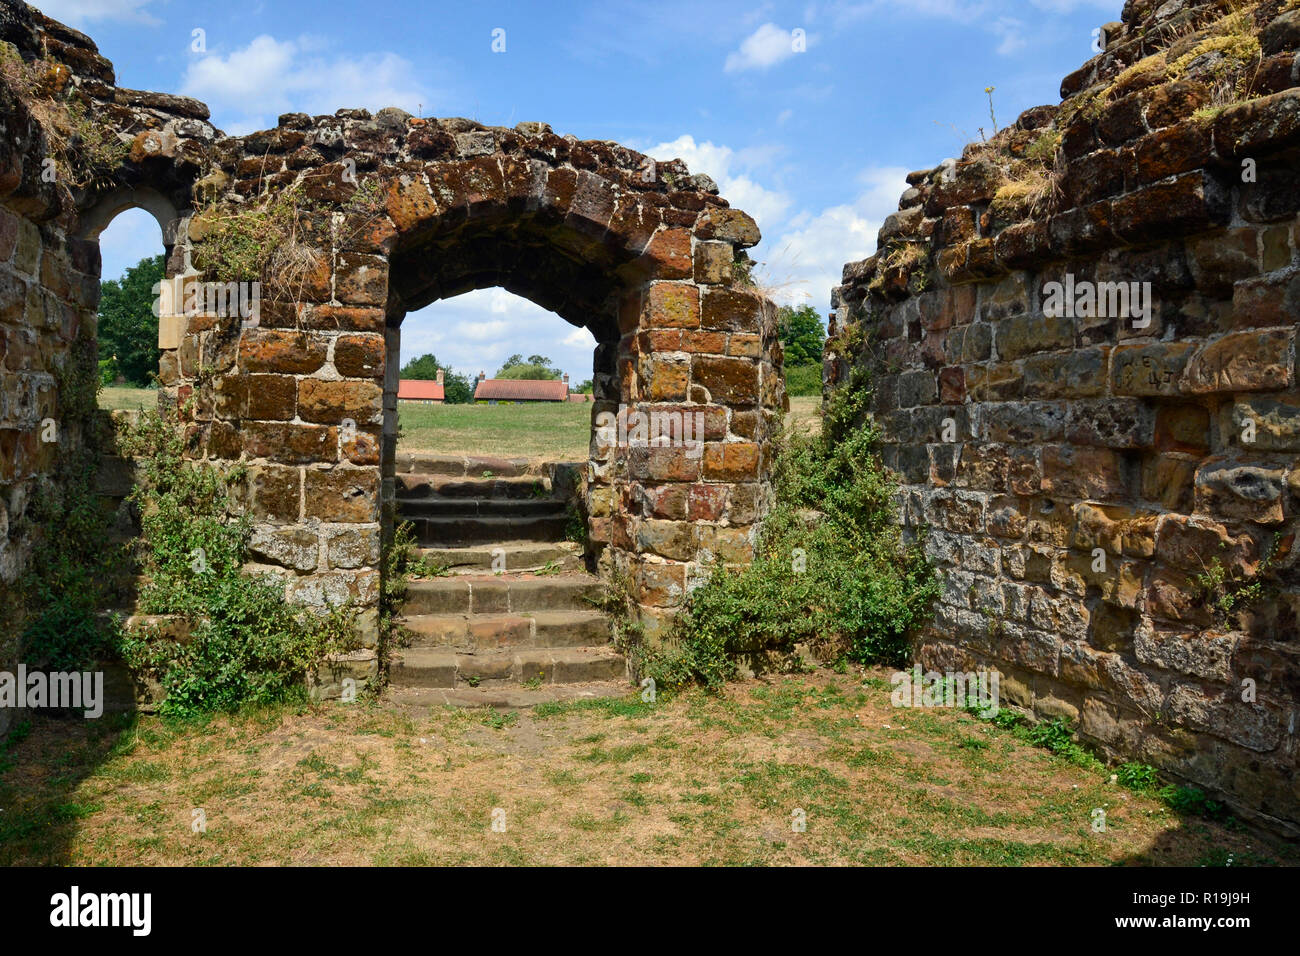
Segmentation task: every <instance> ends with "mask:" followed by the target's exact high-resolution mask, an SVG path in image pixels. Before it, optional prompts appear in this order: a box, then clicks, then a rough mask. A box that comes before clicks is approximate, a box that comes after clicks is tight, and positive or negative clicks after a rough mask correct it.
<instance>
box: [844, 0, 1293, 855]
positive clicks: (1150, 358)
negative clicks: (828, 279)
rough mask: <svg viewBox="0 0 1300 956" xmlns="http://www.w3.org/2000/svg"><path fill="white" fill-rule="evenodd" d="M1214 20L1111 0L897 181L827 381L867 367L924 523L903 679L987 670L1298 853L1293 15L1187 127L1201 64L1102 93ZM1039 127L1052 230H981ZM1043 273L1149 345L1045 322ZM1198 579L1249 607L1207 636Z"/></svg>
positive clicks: (1075, 320) (913, 506) (914, 521)
mask: <svg viewBox="0 0 1300 956" xmlns="http://www.w3.org/2000/svg"><path fill="white" fill-rule="evenodd" d="M1216 6H1220V7H1221V6H1222V5H1216V4H1213V3H1189V2H1174V3H1157V2H1154V0H1147V2H1129V3H1128V4H1127V5H1126V6H1125V8H1124V14H1123V22H1122V24H1121V23H1116V24H1111V25H1109V26H1108V27H1107V29H1106V32H1107V35H1108V39H1109V43H1108V45H1107V47H1106V50H1105V52H1103V53H1102V54H1100V55H1098V56H1096V57H1094V58H1093V59H1092V60H1090V61H1089V62H1088V63H1087V64H1085V65H1084V66H1083V67H1082V68H1081V69H1079V70H1078V71H1077V72H1075V73H1073V74H1071V75H1070V76H1069V77H1067V78H1066V80H1065V81H1064V83H1063V84H1062V87H1061V95H1062V98H1063V100H1064V102H1063V103H1062V104H1061V106H1060V107H1055V106H1046V107H1039V108H1036V109H1032V110H1029V111H1027V112H1026V113H1024V114H1023V115H1022V116H1021V117H1020V118H1019V120H1018V121H1017V122H1016V123H1015V125H1014V126H1013V127H1011V128H1009V129H1007V130H1003V131H1002V132H1001V133H999V134H998V135H997V136H996V137H994V139H993V140H992V145H991V148H985V147H982V146H981V145H980V144H974V145H972V146H971V147H968V148H967V150H966V152H965V154H964V156H963V159H962V160H961V161H960V162H958V163H956V164H955V165H952V164H951V162H950V163H948V164H946V165H944V166H941V167H939V168H937V169H933V170H928V171H922V172H916V173H913V174H911V175H910V176H909V177H908V182H909V184H910V187H911V188H909V189H908V190H907V191H906V193H904V195H903V198H902V200H901V202H900V208H899V211H898V212H897V213H896V214H894V215H892V216H891V217H890V218H889V219H888V221H887V222H886V223H885V225H884V227H883V228H882V229H881V232H880V241H879V252H878V254H877V255H875V256H873V257H872V258H870V259H867V260H865V261H863V262H855V263H850V264H848V265H846V266H845V269H844V279H843V285H842V286H840V287H838V288H837V289H836V291H835V294H834V305H835V307H836V315H835V320H836V321H835V323H834V324H835V326H836V327H837V328H835V329H833V331H837V332H838V333H839V334H838V336H836V337H835V338H833V339H832V340H831V342H830V343H829V344H828V350H827V361H826V369H825V373H826V379H827V382H828V387H830V386H833V385H834V384H837V383H841V382H844V381H845V380H847V378H848V377H849V375H850V374H851V370H852V369H853V368H854V367H855V366H861V367H864V368H868V369H869V370H870V371H871V373H872V377H873V380H874V397H873V403H874V417H875V420H876V422H877V423H878V424H879V426H880V429H881V432H882V441H883V454H884V461H885V463H886V464H887V465H888V466H889V467H890V468H891V469H893V470H894V471H895V472H896V473H897V474H898V476H899V480H900V482H901V486H900V490H899V495H898V507H899V513H900V516H901V520H902V521H903V523H904V524H905V526H906V527H907V529H909V531H911V532H919V531H921V529H928V535H927V537H926V538H925V541H926V549H927V551H928V553H929V554H930V556H931V557H932V559H933V560H934V562H935V563H936V565H937V566H938V568H939V570H940V573H941V575H942V579H943V581H944V590H943V594H942V596H941V598H940V600H939V602H938V605H937V613H936V616H935V618H934V620H933V622H932V624H931V625H930V626H928V627H927V628H925V629H924V631H923V632H922V633H920V634H919V635H918V640H917V645H916V647H917V654H918V658H919V660H920V661H921V662H923V663H924V665H925V666H927V667H930V668H933V669H936V670H939V671H944V670H948V669H953V670H967V669H972V668H977V667H987V668H996V669H997V670H999V671H1000V672H1001V673H1002V674H1003V675H1004V679H1003V683H1002V693H1003V696H1004V698H1006V699H1009V700H1010V701H1011V702H1012V703H1014V704H1017V705H1021V706H1023V707H1025V708H1029V709H1030V710H1032V711H1033V712H1034V713H1036V714H1037V715H1039V716H1041V717H1055V716H1059V717H1064V718H1067V719H1069V720H1070V721H1073V722H1075V723H1076V726H1077V729H1078V731H1079V733H1080V735H1081V736H1082V737H1083V738H1084V739H1085V740H1087V741H1090V742H1091V743H1093V744H1095V745H1097V746H1098V747H1099V748H1100V749H1101V750H1102V751H1104V752H1105V753H1107V754H1108V755H1110V756H1112V757H1115V758H1117V759H1129V760H1140V761H1145V762H1149V763H1152V764H1155V765H1157V766H1159V767H1161V768H1163V769H1165V770H1166V771H1168V772H1170V773H1172V774H1174V775H1176V776H1177V777H1179V778H1181V779H1183V780H1185V781H1188V782H1190V783H1192V784H1194V785H1196V786H1199V787H1201V788H1203V789H1205V790H1206V791H1207V792H1209V793H1211V794H1212V795H1217V796H1223V797H1226V798H1227V799H1228V800H1229V801H1230V802H1231V803H1232V804H1233V805H1234V806H1235V807H1236V808H1238V809H1239V810H1240V811H1241V812H1243V813H1245V814H1247V815H1251V816H1255V817H1257V818H1259V819H1263V820H1267V821H1269V822H1271V824H1273V825H1281V826H1284V827H1287V828H1290V829H1292V830H1295V829H1297V828H1300V774H1297V768H1296V765H1297V758H1298V757H1300V744H1298V743H1297V737H1296V729H1297V728H1296V722H1297V717H1300V576H1298V574H1297V554H1296V549H1295V535H1296V531H1297V528H1298V527H1300V387H1298V383H1297V368H1296V360H1297V356H1296V332H1297V324H1298V322H1300V218H1297V212H1298V211H1300V88H1297V86H1298V85H1300V55H1298V54H1297V50H1298V49H1300V11H1294V12H1286V13H1284V12H1282V10H1281V8H1282V6H1283V4H1282V3H1281V2H1266V3H1261V4H1259V5H1258V6H1257V7H1256V8H1255V10H1254V23H1253V27H1252V31H1253V32H1254V33H1256V35H1257V36H1258V38H1259V40H1260V42H1261V47H1262V62H1261V63H1260V65H1259V68H1258V71H1257V72H1256V73H1255V75H1254V79H1253V86H1252V88H1251V89H1250V90H1249V98H1247V99H1246V100H1245V101H1244V102H1239V103H1236V104H1234V105H1228V106H1227V107H1226V108H1225V109H1223V110H1222V111H1221V112H1218V113H1217V116H1216V115H1215V114H1214V113H1210V114H1208V115H1207V114H1205V113H1202V114H1201V115H1200V116H1193V114H1194V113H1195V111H1196V110H1198V109H1200V108H1201V107H1203V106H1207V105H1212V104H1214V102H1215V91H1214V85H1215V84H1214V82H1213V70H1214V67H1215V64H1216V60H1215V58H1214V56H1213V55H1210V56H1208V57H1204V58H1201V59H1200V60H1199V61H1196V62H1193V63H1192V65H1191V67H1190V68H1189V69H1187V71H1186V72H1185V73H1184V75H1183V76H1182V77H1181V78H1178V79H1175V80H1173V81H1164V82H1162V81H1161V80H1162V78H1161V77H1159V76H1158V75H1156V76H1154V77H1148V78H1145V79H1143V78H1142V77H1141V76H1140V75H1139V76H1138V77H1137V78H1136V79H1135V78H1134V72H1138V73H1139V74H1140V72H1141V71H1130V73H1129V74H1127V76H1126V77H1125V81H1124V82H1132V83H1133V86H1130V87H1128V88H1125V86H1124V84H1123V83H1121V84H1120V86H1119V88H1114V86H1113V84H1114V83H1115V80H1116V77H1117V75H1119V74H1120V73H1121V72H1122V71H1123V70H1124V68H1125V67H1128V66H1131V65H1132V64H1134V63H1135V62H1137V61H1139V60H1140V59H1141V58H1142V57H1144V56H1147V55H1149V54H1151V53H1153V52H1155V51H1157V50H1159V49H1161V48H1163V47H1168V48H1169V50H1170V55H1169V58H1170V60H1171V61H1172V60H1173V58H1174V57H1175V56H1177V55H1180V54H1181V53H1183V52H1186V51H1187V50H1189V49H1191V48H1193V44H1195V43H1196V42H1197V39H1196V38H1197V36H1198V34H1196V33H1195V30H1194V28H1195V26H1196V25H1197V24H1199V23H1201V22H1202V21H1203V20H1204V19H1205V18H1207V17H1208V18H1209V19H1211V20H1213V19H1214V16H1215V15H1216V14H1215V13H1214V9H1215V7H1216ZM1144 84H1145V85H1144ZM1098 90H1107V91H1108V92H1107V94H1106V95H1105V96H1103V97H1102V98H1100V99H1099V100H1098V99H1092V102H1093V103H1094V104H1096V105H1095V107H1094V109H1092V110H1088V109H1078V108H1077V107H1078V105H1079V103H1080V102H1081V98H1091V97H1092V96H1093V95H1094V94H1095V93H1096V92H1097V91H1098ZM1082 101H1083V102H1087V100H1086V99H1085V100H1082ZM1098 107H1099V108H1098ZM1050 131H1054V132H1055V133H1058V134H1059V135H1060V143H1059V152H1058V153H1057V157H1056V164H1057V171H1058V172H1059V173H1061V174H1062V175H1061V176H1060V178H1059V186H1060V189H1061V194H1060V196H1059V197H1058V200H1057V202H1056V204H1055V207H1054V209H1053V211H1052V212H1051V213H1050V214H1038V215H1037V216H1036V217H1035V216H1029V217H1016V216H1014V215H1012V216H1005V215H1002V214H1001V213H1000V211H999V209H997V208H996V207H995V208H993V209H991V201H992V200H993V199H994V197H995V195H996V191H997V189H998V188H999V186H1000V184H1001V178H1000V176H999V174H998V171H997V168H996V166H997V163H998V161H999V159H998V158H999V157H1002V158H1005V157H1007V156H1023V155H1024V151H1025V150H1026V149H1027V148H1028V147H1029V146H1030V144H1032V143H1034V142H1035V141H1037V140H1038V139H1040V138H1041V137H1042V135H1043V134H1044V133H1045V132H1050ZM1245 160H1252V161H1253V162H1252V163H1245V162H1244V161H1245ZM1249 167H1253V172H1254V176H1253V181H1249V180H1251V178H1252V177H1251V176H1250V175H1249V173H1247V169H1248V168H1249ZM899 250H904V251H907V250H913V251H919V255H916V254H913V255H904V254H900V253H899ZM1066 274H1072V275H1073V276H1074V279H1075V281H1076V282H1098V283H1100V282H1134V281H1138V282H1150V283H1151V284H1152V286H1151V288H1152V292H1153V297H1154V308H1153V311H1152V318H1151V324H1150V325H1149V326H1147V327H1145V328H1139V327H1137V326H1136V325H1135V324H1134V322H1133V321H1132V320H1125V319H1123V318H1117V317H1115V316H1113V315H1111V316H1092V317H1086V316H1080V315H1076V316H1074V317H1070V316H1068V315H1061V316H1053V315H1048V314H1047V313H1048V312H1049V311H1055V310H1054V309H1047V308H1045V306H1046V305H1047V304H1048V303H1047V298H1048V295H1049V293H1051V292H1053V291H1055V290H1054V289H1053V288H1050V287H1049V288H1046V289H1045V287H1047V285H1048V283H1052V282H1064V281H1065V276H1066ZM945 425H948V426H949V427H950V428H951V429H952V430H951V431H949V432H948V433H947V434H945ZM1252 427H1253V428H1254V435H1253V439H1254V440H1253V441H1247V440H1243V437H1244V436H1249V435H1250V428H1252ZM1096 549H1101V550H1100V551H1097V550H1096ZM1270 553H1272V554H1273V559H1272V562H1271V564H1270V566H1269V567H1268V568H1267V569H1265V570H1264V571H1263V572H1262V574H1261V571H1260V569H1261V565H1262V564H1263V562H1264V560H1265V558H1266V556H1268V555H1269V554H1270ZM1098 555H1101V556H1102V557H1103V558H1104V561H1098ZM1214 558H1218V559H1219V560H1220V562H1221V564H1222V565H1223V566H1224V567H1225V568H1226V569H1227V570H1228V571H1229V572H1230V573H1231V574H1232V575H1234V576H1239V577H1246V578H1249V577H1250V576H1253V575H1257V574H1258V575H1261V580H1263V581H1264V582H1266V583H1267V584H1268V585H1269V586H1270V588H1272V589H1273V590H1272V593H1271V595H1269V596H1266V597H1265V598H1263V599H1261V600H1257V601H1253V602H1250V604H1249V605H1248V607H1247V609H1246V610H1245V613H1244V614H1242V615H1241V616H1240V617H1239V618H1238V619H1236V620H1235V621H1232V622H1230V623H1229V624H1226V625H1223V624H1221V623H1220V622H1218V621H1216V619H1215V618H1214V617H1212V615H1211V613H1210V610H1209V609H1208V608H1207V606H1206V601H1205V600H1204V599H1203V597H1202V589H1201V588H1200V586H1199V585H1198V582H1197V577H1198V575H1201V574H1203V573H1204V571H1205V569H1206V567H1207V565H1210V564H1211V563H1212V561H1213V559H1214ZM1103 568H1104V570H1102V569H1103ZM1245 681H1253V682H1254V683H1255V687H1256V697H1255V700H1254V701H1253V702H1250V701H1247V700H1243V696H1244V695H1243V688H1244V686H1245V685H1244V684H1243V682H1245ZM1245 696H1248V695H1245Z"/></svg>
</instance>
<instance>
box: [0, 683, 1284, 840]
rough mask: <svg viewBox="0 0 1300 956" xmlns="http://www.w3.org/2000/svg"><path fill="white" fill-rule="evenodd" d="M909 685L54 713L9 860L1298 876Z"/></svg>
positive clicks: (8, 757)
mask: <svg viewBox="0 0 1300 956" xmlns="http://www.w3.org/2000/svg"><path fill="white" fill-rule="evenodd" d="M888 678H889V672H888V671H886V670H883V669H871V670H867V671H865V672H859V671H854V672H850V673H847V674H836V673H832V672H831V671H828V670H822V671H817V672H815V673H812V674H806V675H801V676H797V677H776V678H773V679H771V680H770V681H748V682H743V683H738V684H734V685H731V686H729V687H728V688H727V691H726V694H725V696H716V697H711V696H708V695H705V694H703V693H701V692H695V691H692V692H689V693H686V694H684V695H682V696H679V697H676V698H674V699H668V698H665V697H661V698H660V700H659V702H658V703H656V704H645V703H642V702H641V701H640V699H639V697H638V696H637V695H636V694H635V693H634V692H630V693H629V696H628V697H626V698H615V699H609V700H589V701H585V702H581V703H567V704H551V705H543V706H541V707H538V708H537V709H535V710H533V711H522V712H513V711H511V712H499V711H473V710H450V709H438V710H433V711H430V710H428V709H421V710H419V711H416V710H403V709H401V707H400V706H399V705H397V704H394V703H376V702H373V701H368V702H361V703H357V704H354V705H343V704H337V703H335V704H329V705H317V706H306V705H304V706H301V707H297V708H285V709H281V710H277V711H270V712H262V713H260V714H253V715H248V716H241V717H234V718H229V717H220V718H216V719H214V720H212V721H210V722H206V723H189V724H168V723H166V722H164V721H162V720H160V719H158V718H155V717H138V718H133V719H132V718H118V719H117V720H116V722H115V721H114V720H113V719H110V718H105V719H103V720H98V721H86V720H77V719H58V718H53V717H48V716H40V717H37V718H35V719H33V720H32V721H31V723H30V724H29V725H28V728H29V732H28V733H27V734H26V735H25V736H24V735H23V734H22V733H21V732H20V733H19V735H18V736H19V738H21V739H19V740H18V741H17V742H16V743H13V744H11V745H9V747H8V750H7V751H5V750H0V808H2V809H3V812H0V864H43V865H47V864H74V865H101V864H108V865H116V864H142V865H161V864H167V865H196V864H217V865H227V864H254V865H256V864H316V865H320V864H328V865H350V864H380V865H388V864H503V863H504V864H582V863H587V864H604V863H609V864H622V865H629V864H631V865H637V864H697V863H711V864H890V865H925V864H935V865H949V864H958V865H960V864H1012V865H1020V864H1038V865H1043V864H1047V865H1054V864H1065V865H1087V864H1098V865H1108V864H1132V863H1140V864H1183V865H1195V864H1208V865H1214V864H1223V863H1226V862H1228V860H1229V856H1230V855H1231V858H1232V863H1233V865H1249V864H1252V863H1292V864H1293V863H1295V862H1297V857H1296V854H1297V852H1300V851H1297V849H1296V848H1295V847H1290V848H1288V847H1286V846H1285V845H1284V844H1281V843H1276V844H1275V843H1272V842H1271V841H1265V840H1263V839H1261V838H1260V837H1258V836H1256V835H1254V834H1252V833H1250V832H1247V831H1246V830H1244V829H1243V828H1241V827H1240V826H1239V825H1233V824H1232V823H1231V821H1229V823H1228V824H1227V825H1225V824H1224V823H1218V822H1210V821H1206V820H1201V819H1190V818H1182V817H1179V816H1177V815H1176V814H1175V813H1174V812H1173V811H1171V810H1169V809H1168V808H1167V807H1166V806H1165V805H1163V804H1162V803H1159V802H1158V801H1156V800H1155V799H1153V798H1150V797H1146V796H1141V795H1138V794H1135V793H1132V792H1130V791H1128V790H1125V789H1123V788H1121V787H1120V786H1118V785H1116V784H1111V783H1109V782H1108V779H1107V777H1108V771H1104V770H1096V769H1086V768H1083V767H1080V766H1076V765H1074V764H1071V763H1069V762H1067V761H1066V760H1064V759H1063V758H1061V757H1058V756H1055V755H1053V754H1051V753H1049V752H1048V751H1046V750H1042V749H1039V748H1036V747H1033V746H1031V745H1029V744H1027V743H1025V742H1024V741H1023V740H1022V739H1021V738H1019V737H1018V736H1016V735H1015V733H1014V732H1012V731H1009V730H1003V729H999V728H998V727H996V726H993V725H992V724H991V723H989V722H986V721H982V720H979V719H977V718H975V717H972V716H970V715H968V714H965V713H964V712H960V711H955V710H943V709H934V708H932V709H929V710H925V711H920V710H901V709H895V708H893V707H892V706H891V704H890V685H889V679H888ZM1097 808H1102V809H1104V810H1105V812H1106V816H1105V824H1106V828H1105V831H1104V832H1094V831H1093V826H1092V822H1093V819H1094V810H1096V809H1097ZM200 809H201V810H202V811H203V813H204V815H205V817H206V832H202V833H198V832H195V831H194V829H193V828H192V821H193V820H194V812H193V811H195V810H200ZM496 809H499V810H502V811H504V814H505V823H506V829H505V832H493V830H492V827H491V822H492V816H493V811H494V810H496ZM796 810H802V811H803V812H804V814H805V815H806V831H805V832H794V830H793V828H792V820H793V819H794V816H793V815H794V813H795V811H796Z"/></svg>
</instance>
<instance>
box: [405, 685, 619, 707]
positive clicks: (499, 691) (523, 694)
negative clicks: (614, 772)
mask: <svg viewBox="0 0 1300 956" xmlns="http://www.w3.org/2000/svg"><path fill="white" fill-rule="evenodd" d="M632 692H633V688H632V687H631V685H629V684H628V682H627V680H626V679H623V680H607V681H584V682H582V683H579V684H543V685H542V686H541V687H524V686H523V685H522V684H514V683H510V682H509V681H490V682H488V683H485V684H479V686H477V687H471V686H469V685H468V684H461V685H459V686H457V687H454V688H452V687H390V688H389V690H388V692H387V694H386V695H385V696H386V697H387V698H388V700H389V701H390V702H391V703H393V704H395V705H397V706H398V707H401V708H405V709H409V710H427V709H429V708H432V707H491V708H495V709H498V710H525V709H527V708H529V707H536V706H537V705H538V704H550V703H555V702H557V701H567V700H595V699H597V698H601V697H624V696H627V695H628V694H630V693H632Z"/></svg>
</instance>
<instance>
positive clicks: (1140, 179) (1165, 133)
mask: <svg viewBox="0 0 1300 956" xmlns="http://www.w3.org/2000/svg"><path fill="white" fill-rule="evenodd" d="M1210 152H1211V146H1210V131H1209V129H1208V128H1207V127H1206V126H1204V125H1203V124H1201V123H1200V122H1198V121H1196V120H1188V121H1186V122H1183V123H1179V124H1178V125H1177V126H1171V127H1169V128H1168V129H1163V130H1160V131H1159V132H1156V133H1152V134H1151V135H1150V136H1146V137H1143V138H1142V139H1140V140H1138V141H1137V142H1136V143H1134V144H1133V145H1132V146H1131V147H1129V148H1128V149H1127V150H1125V152H1124V159H1125V163H1126V165H1127V166H1128V168H1129V170H1130V172H1131V175H1132V180H1131V181H1132V182H1135V183H1139V184H1146V183H1153V182H1155V181H1157V180H1159V179H1164V178H1165V177H1166V176H1174V175H1176V174H1178V173H1185V172H1187V171H1188V170H1191V169H1198V168H1200V167H1202V166H1204V165H1206V163H1207V162H1208V161H1209V159H1210Z"/></svg>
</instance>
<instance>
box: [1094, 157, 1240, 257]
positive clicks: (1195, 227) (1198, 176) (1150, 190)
mask: <svg viewBox="0 0 1300 956" xmlns="http://www.w3.org/2000/svg"><path fill="white" fill-rule="evenodd" d="M1112 217H1113V218H1112V221H1113V227H1114V230H1115V234H1116V235H1117V236H1119V237H1120V238H1121V239H1124V240H1126V241H1129V242H1148V241H1151V240H1155V239H1164V238H1167V237H1171V236H1183V235H1187V234H1188V233H1195V232H1202V231H1204V230H1207V229H1210V228H1212V227H1214V226H1216V225H1222V224H1223V223H1225V222H1226V221H1227V218H1228V202H1227V196H1226V194H1225V193H1224V191H1223V188H1222V187H1221V186H1219V184H1218V183H1216V182H1215V181H1214V179H1213V178H1212V177H1210V175H1209V174H1208V173H1206V172H1204V171H1203V170H1198V171H1196V172H1190V173H1184V174H1183V175H1182V176H1179V177H1178V178H1177V179H1174V180H1171V181H1169V182H1161V183H1156V184H1155V185H1153V186H1147V187H1146V188H1144V189H1139V190H1137V191H1136V192H1131V193H1129V194H1128V195H1126V196H1122V197H1120V198H1119V199H1116V200H1115V202H1114V204H1113V206H1112Z"/></svg>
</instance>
